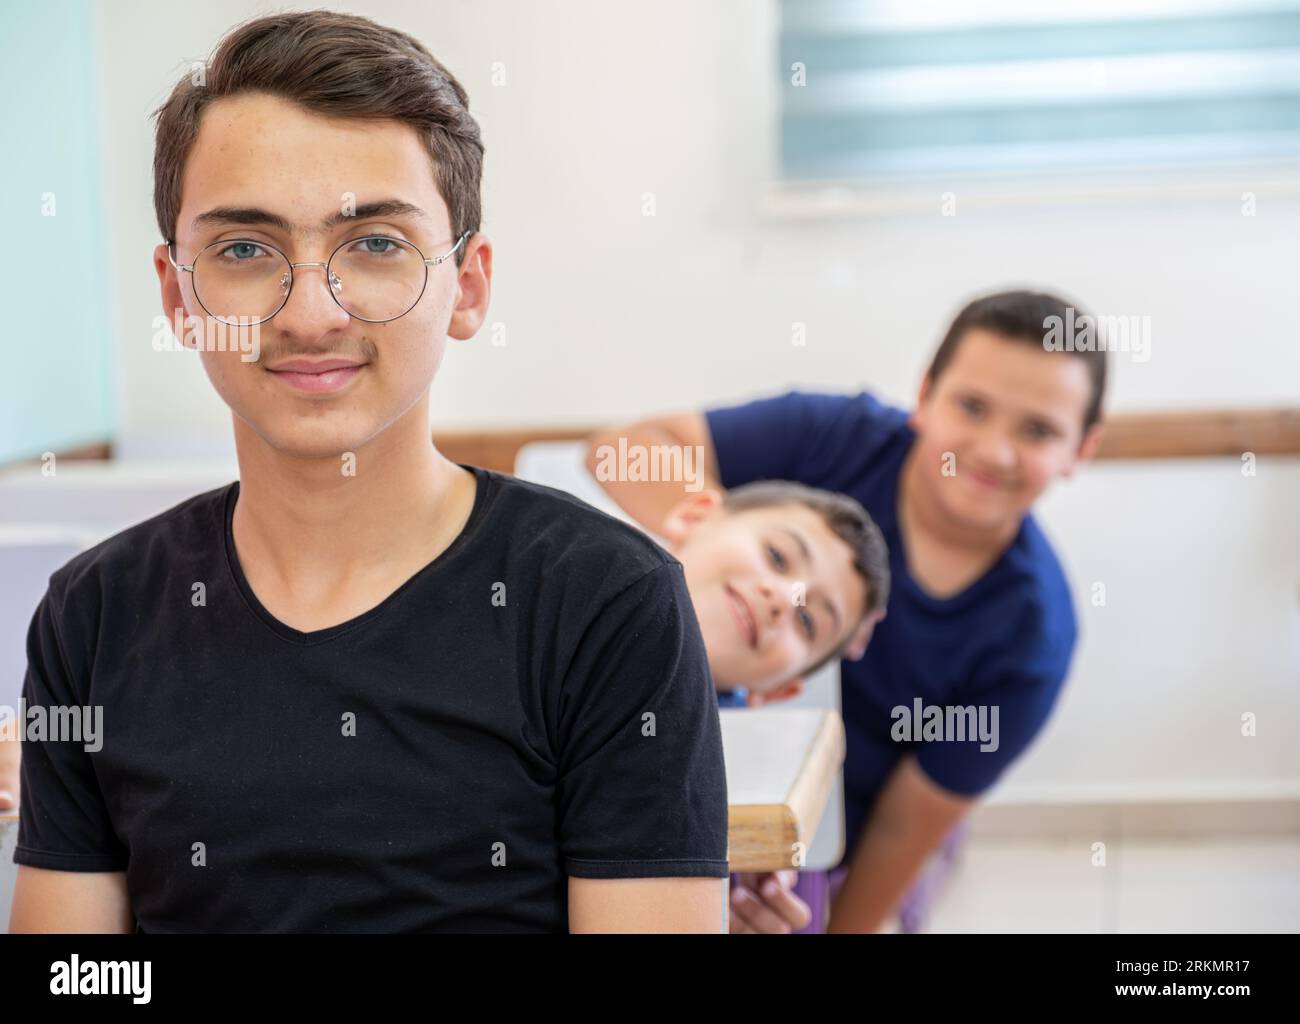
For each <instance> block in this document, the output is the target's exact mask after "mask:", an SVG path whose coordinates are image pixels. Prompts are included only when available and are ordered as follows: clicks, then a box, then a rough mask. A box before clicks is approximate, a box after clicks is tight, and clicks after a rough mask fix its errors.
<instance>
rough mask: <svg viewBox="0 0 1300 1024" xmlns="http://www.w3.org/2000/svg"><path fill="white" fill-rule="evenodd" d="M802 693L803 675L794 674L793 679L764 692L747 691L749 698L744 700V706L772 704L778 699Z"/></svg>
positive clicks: (752, 706) (756, 706) (786, 698)
mask: <svg viewBox="0 0 1300 1024" xmlns="http://www.w3.org/2000/svg"><path fill="white" fill-rule="evenodd" d="M801 693H803V677H802V676H795V678H793V679H787V680H786V681H785V682H784V683H782V684H781V685H780V686H777V687H774V688H773V689H771V690H767V691H765V692H764V693H755V692H754V691H753V690H750V691H749V699H748V700H747V701H746V707H751V708H761V707H762V706H763V705H764V704H773V703H775V702H776V701H779V700H789V699H790V698H791V697H798V696H799V694H801Z"/></svg>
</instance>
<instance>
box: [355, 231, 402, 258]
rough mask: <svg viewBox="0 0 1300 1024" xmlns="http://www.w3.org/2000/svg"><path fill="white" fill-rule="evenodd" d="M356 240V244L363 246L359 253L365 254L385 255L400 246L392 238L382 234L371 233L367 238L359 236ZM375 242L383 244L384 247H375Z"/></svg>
mask: <svg viewBox="0 0 1300 1024" xmlns="http://www.w3.org/2000/svg"><path fill="white" fill-rule="evenodd" d="M357 241H358V244H359V245H361V246H362V247H363V248H362V249H361V253H362V255H365V256H387V255H389V254H390V253H392V252H395V251H396V250H398V249H400V248H401V246H400V245H398V243H397V242H396V241H395V240H394V239H392V238H385V237H384V236H383V235H371V236H369V237H368V238H361V239H358V240H357ZM376 244H377V245H379V246H385V247H386V248H376V247H375V246H376Z"/></svg>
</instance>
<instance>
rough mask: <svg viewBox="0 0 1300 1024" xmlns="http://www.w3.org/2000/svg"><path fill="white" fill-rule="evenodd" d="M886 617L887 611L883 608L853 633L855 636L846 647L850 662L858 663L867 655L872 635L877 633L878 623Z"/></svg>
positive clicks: (845, 651)
mask: <svg viewBox="0 0 1300 1024" xmlns="http://www.w3.org/2000/svg"><path fill="white" fill-rule="evenodd" d="M884 617H885V610H884V609H883V608H882V609H880V610H879V611H875V612H872V613H871V615H870V616H869V617H868V618H867V619H866V620H865V621H863V623H862V625H860V626H858V628H857V629H855V630H854V631H853V635H852V636H851V637H849V640H848V643H847V644H845V646H844V657H845V658H847V659H848V660H849V661H858V660H860V659H861V658H862V656H863V655H864V654H866V653H867V645H868V644H869V643H871V634H872V633H874V632H875V631H876V623H878V622H880V621H881V620H882V619H883V618H884Z"/></svg>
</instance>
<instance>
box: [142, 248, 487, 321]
mask: <svg viewBox="0 0 1300 1024" xmlns="http://www.w3.org/2000/svg"><path fill="white" fill-rule="evenodd" d="M472 234H474V230H473V229H472V228H471V229H469V230H468V231H466V232H465V233H464V234H462V235H461V236H460V238H458V239H456V244H455V245H453V246H452V247H451V248H450V249H448V250H447V251H446V252H445V253H443V254H442V255H441V256H434V257H433V258H429V257H428V256H425V255H424V251H423V250H422V249H421V248H420V247H419V246H418V245H416V244H415V243H414V242H411V241H408V240H407V239H405V238H394V237H393V236H391V235H362V236H361V237H360V238H349V239H348V240H347V241H346V242H340V243H339V244H338V246H337V247H336V248H335V249H334V251H333V252H332V253H330V255H329V259H327V260H325V261H324V262H323V263H322V262H321V261H319V260H304V261H303V262H301V263H294V262H292V261H291V260H290V259H289V257H288V255H286V254H285V252H284V251H283V250H281V249H280V248H279V247H278V246H275V245H272V244H271V243H270V242H263V241H261V240H260V239H256V238H220V239H218V240H217V241H215V242H209V243H208V244H207V245H205V246H204V247H203V248H202V249H200V250H199V251H198V253H197V254H196V255H195V257H194V262H193V263H177V262H176V260H175V258H174V257H173V256H172V246H173V245H175V244H176V241H175V240H174V239H172V240H169V241H168V242H167V262H168V263H170V264H171V265H172V266H173V267H175V268H176V269H177V270H184V271H185V272H186V273H188V274H189V275H190V287H192V288H194V298H195V299H196V300H197V301H198V304H199V305H200V306H203V312H205V313H207V314H208V316H210V317H212V319H214V320H216V321H217V322H218V323H222V324H226V326H227V327H253V326H260V325H262V324H264V323H266V322H267V321H268V320H270V319H271V317H273V316H275V314H276V313H279V312H280V310H282V309H284V307H285V306H287V305H288V304H289V296H290V295H292V294H293V285H294V281H295V280H297V276H296V275H295V274H294V270H295V268H297V267H324V268H325V283H326V284H327V285H329V286H330V287H329V293H330V298H331V299H333V300H334V304H335V305H336V306H338V307H339V309H341V310H343V312H345V313H346V314H347V315H348V316H350V317H352V318H353V319H354V320H360V321H361V322H362V323H366V324H387V323H392V322H393V321H394V320H400V319H401V318H402V317H404V316H406V314H407V313H409V312H410V311H411V310H413V309H414V308H415V307H416V306H418V305H419V304H420V300H421V299H422V298H424V290H425V289H426V288H428V287H429V268H430V267H437V266H441V265H442V264H443V263H445V262H446V261H447V260H449V259H451V257H452V255H453V254H454V253H455V252H456V250H457V249H459V248H460V247H461V246H462V245H463V244H464V242H465V239H467V238H469V236H470V235H472ZM369 238H384V239H387V240H388V241H390V242H400V243H402V244H403V245H409V246H410V247H411V248H412V249H414V250H415V251H416V254H417V255H418V256H419V257H420V260H421V261H422V262H423V263H424V281H423V283H422V284H421V285H420V294H419V295H417V296H416V297H415V301H414V302H412V303H411V304H410V305H409V306H408V307H407V308H406V309H405V310H403V311H402V312H401V313H398V314H397V316H390V317H388V318H387V319H386V320H368V319H366V318H365V317H364V316H357V314H356V313H354V312H352V310H350V309H348V308H347V307H346V306H344V305H343V303H341V302H340V301H339V297H338V296H337V295H335V294H334V288H333V284H332V282H331V281H330V279H329V275H330V269H329V265H330V263H331V262H333V260H334V257H335V256H337V255H338V254H339V250H341V249H342V248H343V247H344V246H345V245H353V244H355V243H357V242H364V241H366V240H367V239H369ZM237 242H247V243H249V244H250V245H260V246H263V247H264V248H267V249H270V250H271V251H272V252H274V253H276V254H278V255H279V256H280V258H281V259H283V260H284V262H285V263H287V264H289V290H288V291H287V292H285V293H284V298H283V299H282V300H281V302H280V305H278V306H276V308H275V311H274V312H272V313H271V314H269V315H268V316H264V317H262V318H261V319H260V320H254V321H252V322H251V323H248V324H230V323H227V322H226V321H225V320H222V319H221V317H219V316H217V315H216V314H215V313H213V312H212V311H211V310H209V309H208V307H207V306H204V305H203V300H202V299H201V298H199V290H198V288H197V287H196V286H195V284H194V268H195V266H196V265H197V264H198V261H199V257H200V256H202V255H203V254H204V253H205V252H207V251H208V250H209V249H211V248H212V247H213V246H214V245H234V244H235V243H237Z"/></svg>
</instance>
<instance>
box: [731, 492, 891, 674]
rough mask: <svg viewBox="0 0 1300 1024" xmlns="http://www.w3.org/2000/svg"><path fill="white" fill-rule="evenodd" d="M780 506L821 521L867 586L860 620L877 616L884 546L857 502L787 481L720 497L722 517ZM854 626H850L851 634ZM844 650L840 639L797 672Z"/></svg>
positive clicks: (882, 597) (884, 587) (884, 597)
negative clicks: (792, 507) (803, 510)
mask: <svg viewBox="0 0 1300 1024" xmlns="http://www.w3.org/2000/svg"><path fill="white" fill-rule="evenodd" d="M781 505H805V506H807V507H808V508H810V509H812V510H813V511H814V512H816V513H817V514H818V515H820V516H821V517H822V519H823V520H824V521H825V523H826V525H827V526H828V527H830V529H831V532H832V533H834V534H835V535H836V536H837V537H839V538H840V540H842V541H844V543H845V544H847V545H848V546H849V550H850V551H851V552H853V568H854V569H855V570H856V571H857V573H858V575H859V576H860V577H862V579H863V580H864V581H865V583H866V585H867V601H866V605H865V607H864V609H863V616H862V618H863V620H865V619H866V618H867V617H868V616H870V615H871V614H873V613H874V612H877V611H883V610H884V609H885V607H886V605H887V604H888V603H889V546H888V545H887V544H886V543H885V535H884V534H883V533H881V532H880V527H879V526H877V525H876V523H875V520H873V519H872V518H871V516H870V515H868V514H867V510H866V509H865V508H863V507H862V505H861V503H860V502H858V501H857V500H855V499H854V498H850V497H849V496H848V495H847V494H838V493H836V492H834V491H823V490H819V489H818V488H815V487H807V486H805V485H803V484H799V483H795V482H793V481H791V480H759V481H757V482H755V483H749V484H745V485H744V486H741V487H735V488H732V489H731V490H729V491H727V492H725V493H724V494H723V498H722V506H723V508H724V509H726V511H728V512H744V511H747V510H749V509H758V508H774V507H779V506H781ZM858 625H860V623H855V624H854V630H856V629H857V626H858ZM850 635H851V634H850ZM847 645H848V641H847V640H846V641H845V642H844V643H843V644H841V645H840V646H839V647H837V648H836V649H835V650H833V651H831V653H830V654H828V655H826V657H824V658H822V659H821V660H820V661H818V662H817V663H816V664H815V665H811V666H809V667H808V668H806V669H803V673H804V674H807V673H811V672H816V671H817V670H818V669H819V668H821V667H822V666H823V665H825V664H826V663H827V662H828V661H831V660H832V659H834V658H838V657H840V656H841V655H842V654H843V653H844V650H845V648H846V647H847Z"/></svg>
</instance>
